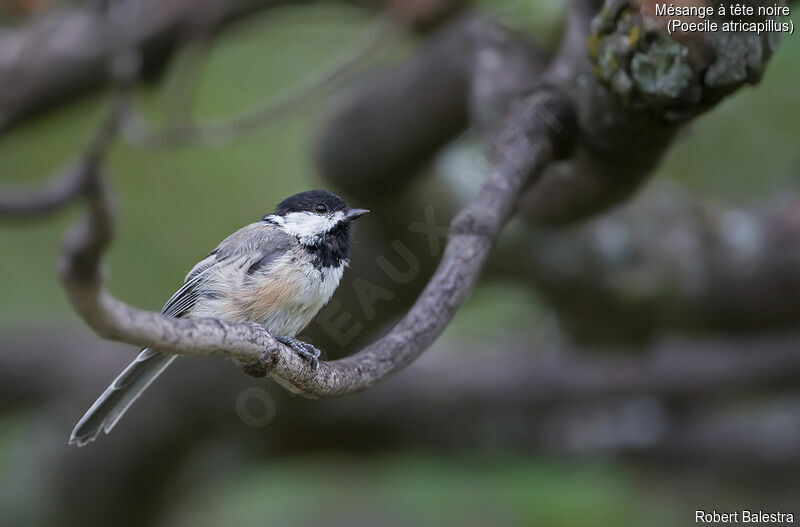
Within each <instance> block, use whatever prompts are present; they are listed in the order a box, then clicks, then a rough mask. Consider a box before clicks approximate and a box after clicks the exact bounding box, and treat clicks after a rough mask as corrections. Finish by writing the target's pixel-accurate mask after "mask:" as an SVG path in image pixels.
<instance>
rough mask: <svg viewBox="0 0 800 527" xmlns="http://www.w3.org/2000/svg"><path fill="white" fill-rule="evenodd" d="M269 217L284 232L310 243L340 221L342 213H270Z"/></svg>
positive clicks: (342, 217) (302, 241)
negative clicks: (282, 214) (278, 214)
mask: <svg viewBox="0 0 800 527" xmlns="http://www.w3.org/2000/svg"><path fill="white" fill-rule="evenodd" d="M269 219H270V220H271V221H273V222H274V223H276V224H277V225H278V226H280V227H281V228H282V229H283V230H284V232H286V234H289V235H291V236H295V237H297V238H298V239H299V240H300V243H303V244H309V245H310V244H313V242H314V241H315V240H316V239H317V238H319V237H320V236H322V235H323V234H325V233H326V232H328V231H329V230H331V229H333V228H334V227H335V226H336V225H337V224H338V223H339V222H340V221H342V220H343V219H344V213H343V212H341V211H339V212H334V213H333V214H315V213H313V212H290V213H289V214H287V215H285V216H276V215H272V216H269Z"/></svg>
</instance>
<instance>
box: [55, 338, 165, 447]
mask: <svg viewBox="0 0 800 527" xmlns="http://www.w3.org/2000/svg"><path fill="white" fill-rule="evenodd" d="M176 357H177V355H172V354H167V353H161V352H159V351H152V350H150V349H148V348H145V349H144V350H142V352H141V353H140V354H139V356H138V357H136V360H134V361H133V362H132V363H130V364H129V365H128V367H127V368H125V369H124V370H123V372H122V373H120V374H119V376H118V377H117V378H116V379H114V382H112V383H111V385H110V386H109V387H108V388H106V391H105V392H103V395H101V396H100V397H99V398H98V399H97V401H95V402H94V404H93V405H92V407H91V408H89V410H88V411H87V412H86V414H85V415H84V416H83V417H82V418H81V420H80V421H78V424H77V425H75V429H74V430H73V431H72V435H71V436H70V439H69V443H70V444H71V445H73V444H76V445H78V446H83V445H85V444H87V443H89V442H90V441H94V439H95V438H96V437H97V436H98V435H100V432H101V431H104V432H105V433H109V432H111V429H112V428H114V425H116V424H117V421H119V419H120V417H122V415H123V414H124V413H125V411H126V410H127V409H128V408H129V407H130V405H131V404H133V402H134V401H135V400H136V399H138V398H139V396H140V395H141V394H142V392H143V391H144V390H145V389H147V387H148V386H150V383H152V382H153V381H154V380H155V379H156V377H158V376H159V375H161V373H162V372H163V371H164V370H165V369H167V366H169V365H170V364H171V363H172V361H173V360H175V358H176Z"/></svg>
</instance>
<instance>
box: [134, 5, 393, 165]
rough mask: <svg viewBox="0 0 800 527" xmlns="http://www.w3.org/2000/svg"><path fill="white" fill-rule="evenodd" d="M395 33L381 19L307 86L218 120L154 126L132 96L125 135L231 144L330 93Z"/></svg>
mask: <svg viewBox="0 0 800 527" xmlns="http://www.w3.org/2000/svg"><path fill="white" fill-rule="evenodd" d="M394 35H395V28H394V27H393V26H392V25H391V23H390V22H389V21H388V20H381V21H379V22H378V23H377V24H375V26H374V27H373V28H372V29H371V30H370V31H369V33H368V35H367V37H366V38H365V40H364V41H363V42H360V43H359V44H357V45H356V46H355V47H354V48H353V50H352V51H350V52H348V53H347V54H346V55H345V57H344V58H343V59H341V60H340V61H338V62H337V63H336V64H335V65H334V67H332V68H331V69H330V70H328V71H325V72H323V74H322V75H320V76H318V77H316V78H315V79H313V80H312V81H311V82H309V83H307V84H306V85H305V86H302V87H301V88H299V89H298V90H293V91H292V93H290V94H289V95H287V96H285V97H283V98H281V99H279V100H277V101H269V102H268V103H266V104H264V105H263V106H261V107H257V108H254V109H252V110H249V111H247V112H245V113H243V114H241V115H238V116H235V117H229V118H226V119H223V120H220V121H217V122H206V123H199V122H192V121H186V122H173V123H171V124H168V125H167V126H165V127H164V128H160V129H158V128H154V127H152V126H151V125H149V124H148V123H147V122H146V119H145V118H144V116H143V115H142V113H141V112H140V111H138V110H137V109H136V106H135V105H134V104H133V101H132V100H131V99H129V100H128V111H127V116H126V119H125V121H124V123H123V137H124V138H125V140H126V141H128V142H129V143H131V144H133V145H135V146H138V147H141V148H148V149H155V150H158V149H167V148H175V147H181V146H187V145H204V146H211V145H219V144H226V143H230V142H231V141H234V140H236V139H238V138H239V137H241V136H243V135H246V134H248V133H251V132H253V131H255V130H257V129H259V128H262V127H264V126H267V125H269V124H270V123H272V122H274V121H275V120H277V119H280V118H282V117H284V116H286V115H288V114H290V113H291V112H293V111H296V110H298V109H299V108H301V107H304V106H306V105H307V104H309V103H310V102H311V101H313V100H314V99H315V98H324V97H326V96H327V95H330V94H331V93H332V92H333V91H334V90H335V89H336V88H337V87H339V86H340V85H341V83H342V82H343V81H344V80H346V79H347V78H349V77H350V76H352V74H353V73H354V72H356V71H357V70H358V68H359V67H361V65H362V64H364V63H365V62H366V61H368V60H369V59H370V58H372V57H373V56H374V55H375V54H376V53H377V52H378V51H379V50H380V49H381V48H382V47H383V46H384V45H386V44H387V43H388V42H390V41H391V37H393V36H394ZM190 69H191V68H186V69H185V70H184V72H185V74H186V75H190V74H191V73H190V72H189V70H190ZM178 84H179V85H180V86H182V87H183V89H185V88H186V85H187V82H185V81H180V82H178Z"/></svg>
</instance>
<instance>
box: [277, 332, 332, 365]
mask: <svg viewBox="0 0 800 527" xmlns="http://www.w3.org/2000/svg"><path fill="white" fill-rule="evenodd" d="M275 340H277V341H278V342H280V343H281V344H286V345H287V346H289V347H290V348H292V349H293V350H294V351H295V352H297V354H298V355H300V356H301V357H302V358H304V359H305V360H307V361H308V362H310V363H311V369H312V370H314V371H317V369H319V356H320V354H321V353H322V352H321V351H320V350H318V349H317V348H315V347H314V346H312V345H311V344H309V343H308V342H303V341H302V340H300V339H296V338H294V337H289V336H286V335H283V336H276V337H275Z"/></svg>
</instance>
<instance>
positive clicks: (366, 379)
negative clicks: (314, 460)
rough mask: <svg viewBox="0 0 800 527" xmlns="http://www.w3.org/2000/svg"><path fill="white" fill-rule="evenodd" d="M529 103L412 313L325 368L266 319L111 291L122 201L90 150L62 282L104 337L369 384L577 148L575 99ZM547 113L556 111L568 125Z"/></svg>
mask: <svg viewBox="0 0 800 527" xmlns="http://www.w3.org/2000/svg"><path fill="white" fill-rule="evenodd" d="M519 109H520V111H519V112H518V113H516V114H515V116H514V117H512V118H511V119H510V120H509V121H508V123H507V125H508V126H507V128H506V130H507V133H505V135H504V140H503V141H502V143H498V145H500V148H499V150H498V153H499V154H500V156H499V158H498V159H499V161H498V163H497V165H496V169H495V171H494V172H493V173H492V174H491V176H490V177H489V179H488V181H487V183H486V184H485V185H484V187H483V189H482V190H481V192H480V194H479V195H478V197H477V198H476V199H475V201H474V202H473V203H471V204H470V205H469V206H467V207H466V208H465V209H464V210H463V211H462V212H461V213H460V214H459V215H458V216H457V217H456V218H455V219H454V220H453V222H452V225H451V234H450V236H449V238H448V244H447V248H446V250H445V254H444V257H443V259H442V262H441V263H440V265H439V268H438V269H437V271H436V273H435V274H434V276H433V277H432V279H431V280H430V282H429V284H428V286H427V287H426V288H425V290H424V291H423V293H422V294H421V296H420V297H419V298H418V299H417V302H416V303H415V304H414V306H413V307H412V308H411V310H410V311H409V312H408V314H407V315H406V316H405V317H404V318H403V319H402V320H401V321H400V322H399V323H398V324H397V325H396V326H395V327H394V328H393V329H392V330H391V331H390V332H389V333H388V334H387V335H386V336H385V337H383V338H382V339H379V340H378V341H377V342H375V343H373V344H372V345H370V346H368V347H367V348H366V349H364V350H363V351H361V352H359V353H357V354H355V355H353V356H350V357H347V358H345V359H340V360H337V361H331V362H323V363H321V364H320V368H319V370H318V371H317V372H314V371H312V370H311V368H310V366H309V364H308V363H307V362H306V361H304V360H302V359H301V358H300V357H299V356H298V355H297V354H296V353H294V352H293V351H291V350H290V349H289V348H287V347H285V346H283V345H281V344H279V343H278V342H277V341H275V339H273V338H272V336H271V335H269V333H267V331H266V330H264V329H263V328H262V327H260V326H258V325H256V324H232V323H229V322H225V321H220V320H215V319H195V320H183V319H174V318H170V317H165V316H163V315H161V314H158V313H153V312H147V311H141V310H138V309H134V308H132V307H130V306H127V305H126V304H124V303H122V302H120V301H118V300H116V299H115V298H113V297H112V296H111V295H110V294H109V293H107V292H106V291H105V289H104V288H103V286H102V277H101V273H100V267H101V255H102V251H103V249H104V248H105V247H106V246H107V245H108V243H109V242H110V240H111V228H110V225H111V223H112V208H111V205H110V202H109V196H108V194H107V192H106V191H105V188H104V184H103V183H104V182H103V178H102V177H101V173H100V167H99V166H98V163H99V162H100V161H101V159H102V156H101V155H87V156H86V160H85V162H84V167H85V170H86V171H87V173H88V174H89V176H90V178H91V181H92V183H93V184H92V185H89V186H88V187H87V189H88V190H87V192H86V198H87V200H88V208H89V210H88V214H87V215H86V216H85V218H84V219H83V221H82V223H80V224H79V225H78V226H77V227H76V228H75V229H74V230H73V231H72V232H71V234H70V236H69V237H68V239H67V243H66V244H65V248H64V262H63V265H62V268H61V278H62V282H63V284H64V287H65V289H66V291H67V294H68V296H69V298H70V301H71V302H72V304H73V306H74V307H75V309H76V310H77V312H78V313H79V314H80V315H81V316H82V317H83V318H84V320H86V322H87V323H88V324H89V325H90V326H91V327H92V329H94V330H95V331H96V332H97V333H98V334H99V335H101V336H104V337H107V338H111V339H114V340H120V341H124V342H128V343H132V344H137V345H140V346H147V347H152V348H156V349H158V350H160V351H163V352H167V353H176V354H183V355H212V354H214V355H225V356H227V357H230V358H232V359H234V360H236V361H237V362H238V363H240V364H241V365H242V366H243V367H244V368H245V371H246V372H247V373H249V374H252V375H257V376H262V375H269V376H270V377H271V378H273V379H274V380H276V381H277V382H279V383H280V384H281V385H283V386H284V387H286V388H287V389H289V390H291V391H292V392H294V393H298V394H301V395H304V396H306V397H312V398H317V397H329V396H333V395H341V394H344V393H349V392H355V391H360V390H364V389H366V388H369V387H370V386H373V385H374V384H377V383H378V382H380V381H382V380H384V379H386V378H387V377H389V376H390V375H391V374H393V373H395V372H396V371H398V370H400V369H401V368H403V367H405V366H406V365H408V364H409V363H410V362H412V361H413V360H414V359H415V358H416V357H417V356H419V354H421V353H422V352H423V351H424V350H425V349H426V348H427V347H428V346H429V345H430V344H431V343H432V342H433V341H434V340H435V339H436V337H438V336H439V335H440V334H441V332H442V331H443V330H444V329H445V328H446V327H447V325H448V324H449V322H450V321H451V320H452V318H453V316H454V315H455V313H456V311H457V310H458V308H459V307H460V306H461V304H462V303H463V302H464V300H466V298H467V296H468V294H469V292H470V291H471V289H472V286H473V285H474V283H475V281H476V280H477V278H478V275H479V274H480V271H481V268H482V266H483V263H484V261H485V260H486V257H487V256H488V254H489V251H490V250H491V248H492V246H493V244H494V241H495V239H496V238H497V235H498V234H499V232H500V229H501V228H502V227H503V225H504V224H505V223H506V221H508V219H509V218H510V216H511V215H512V213H513V212H514V209H515V206H516V200H517V197H518V196H519V194H520V193H521V191H522V189H523V188H525V187H526V186H527V185H529V184H531V183H532V182H533V181H535V178H536V177H537V176H538V174H539V173H540V172H541V171H542V169H543V168H544V167H545V166H547V164H548V163H549V162H550V161H551V160H552V159H554V158H558V157H561V156H564V155H566V154H567V153H568V152H569V150H570V147H571V143H572V140H573V136H572V135H571V131H572V129H573V128H574V117H573V116H572V114H571V104H570V103H569V101H567V100H565V99H564V98H562V97H560V96H558V95H557V94H554V93H550V92H549V91H548V90H546V89H542V90H541V91H539V92H537V93H535V94H534V95H532V96H530V97H528V98H527V99H524V100H522V101H520V102H519ZM114 115H115V116H116V118H117V119H118V114H117V113H116V112H115V113H114ZM541 115H548V116H551V117H552V116H555V117H556V118H557V120H558V123H559V126H557V127H554V126H553V122H552V121H550V120H544V119H542V118H541V117H540V116H541ZM114 122H115V123H116V124H118V120H117V121H114ZM114 131H116V129H115V130H114ZM109 135H110V134H109Z"/></svg>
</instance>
